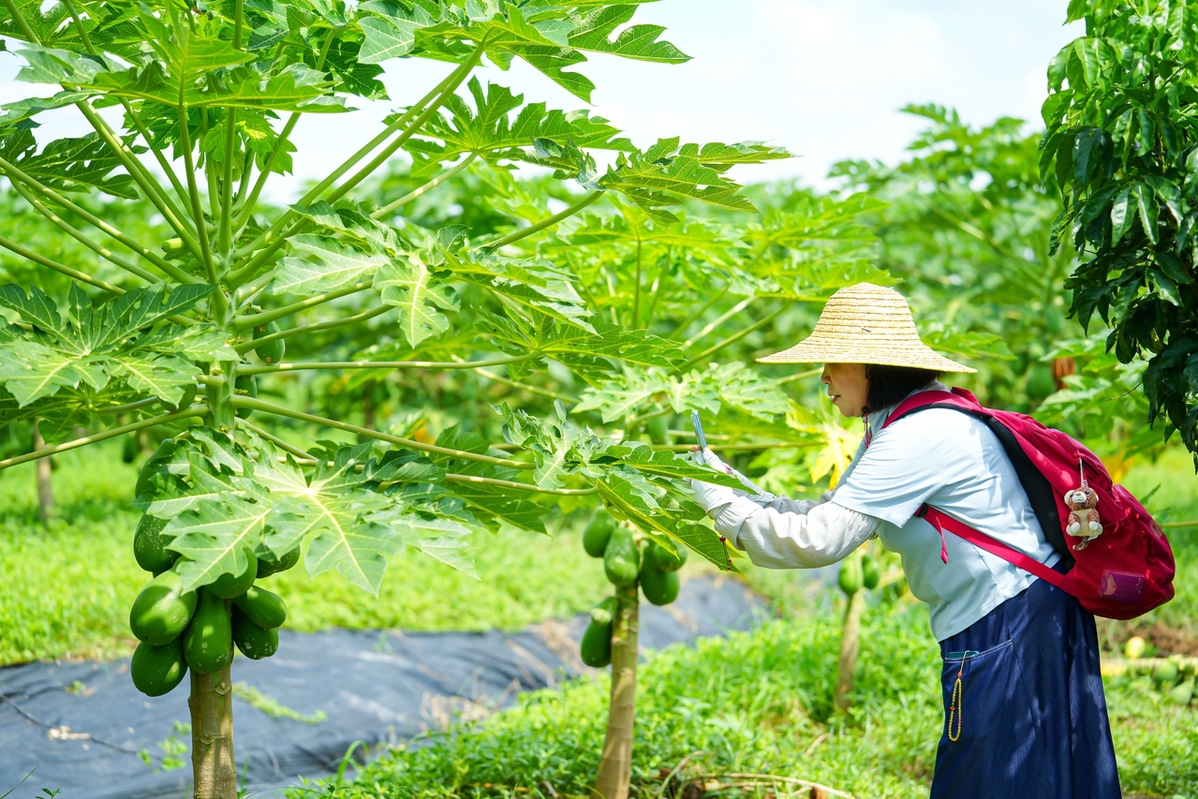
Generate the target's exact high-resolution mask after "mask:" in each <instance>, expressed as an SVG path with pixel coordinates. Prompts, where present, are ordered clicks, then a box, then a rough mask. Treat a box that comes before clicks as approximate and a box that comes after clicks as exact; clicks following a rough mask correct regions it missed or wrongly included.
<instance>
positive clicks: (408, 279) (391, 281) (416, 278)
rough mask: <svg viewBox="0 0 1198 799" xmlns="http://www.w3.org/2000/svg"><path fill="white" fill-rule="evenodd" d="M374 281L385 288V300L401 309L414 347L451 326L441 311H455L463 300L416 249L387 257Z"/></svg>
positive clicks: (403, 326)
mask: <svg viewBox="0 0 1198 799" xmlns="http://www.w3.org/2000/svg"><path fill="white" fill-rule="evenodd" d="M374 285H375V288H378V289H381V290H382V295H383V302H385V303H387V304H389V305H394V306H395V307H396V308H398V309H399V326H400V329H401V330H402V331H403V334H404V337H405V338H406V339H407V340H408V343H409V344H411V345H412V346H413V347H415V346H416V345H417V344H419V343H420V342H422V341H424V340H425V339H427V338H429V337H430V336H435V335H437V334H439V333H444V332H445V331H446V330H448V329H449V318H448V317H446V316H445V314H443V313H442V311H456V310H457V309H458V303H459V301H460V300H459V297H458V295H457V293H456V292H455V291H454V290H453V288H452V287H451V286H450V285H449V284H448V283H447V282H445V281H444V280H443V279H442V278H441V277H439V276H437V275H435V274H434V273H433V271H432V270H431V269H429V267H428V264H427V263H426V262H425V260H424V259H423V258H421V257H420V255H419V254H417V253H413V254H411V255H410V256H408V257H406V258H393V259H391V260H390V261H388V262H387V263H386V264H385V265H384V266H383V267H382V268H380V269H379V270H378V272H377V273H376V275H375V278H374Z"/></svg>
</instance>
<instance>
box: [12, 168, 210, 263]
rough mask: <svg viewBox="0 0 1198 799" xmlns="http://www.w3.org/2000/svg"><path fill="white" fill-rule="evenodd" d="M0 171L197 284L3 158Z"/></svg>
mask: <svg viewBox="0 0 1198 799" xmlns="http://www.w3.org/2000/svg"><path fill="white" fill-rule="evenodd" d="M0 170H2V171H3V172H4V173H5V174H6V175H8V178H9V180H12V181H13V182H14V183H15V182H16V181H18V180H19V181H21V182H22V183H24V184H26V185H27V186H29V187H30V188H32V189H34V190H35V191H37V192H38V193H40V194H42V195H43V196H45V197H47V198H48V199H50V200H52V201H53V202H55V203H57V204H58V205H61V206H62V207H63V208H65V209H66V210H68V211H70V212H71V213H73V214H75V215H76V216H78V217H79V218H81V219H83V220H84V221H86V222H87V223H88V224H89V225H91V226H92V227H95V228H96V229H98V230H100V231H102V232H104V233H106V234H108V235H109V236H111V237H112V238H114V239H116V240H117V241H119V242H120V243H121V244H124V245H125V246H126V247H128V248H129V249H131V250H133V252H135V253H136V254H137V255H140V256H141V257H142V258H144V259H146V260H147V261H149V262H150V263H152V264H154V266H156V267H158V268H159V269H161V270H162V271H163V272H165V273H166V274H168V275H170V276H171V277H173V278H175V280H178V281H179V282H180V283H197V282H199V281H197V280H196V279H195V278H194V277H193V276H191V275H189V274H187V273H186V272H183V271H182V270H180V269H179V268H178V267H176V266H175V265H174V264H172V263H171V262H169V261H167V260H165V259H163V258H161V257H160V256H158V255H155V254H154V252H153V251H152V250H151V249H150V248H148V247H146V246H145V245H144V244H142V243H140V242H138V241H136V240H135V239H133V238H132V237H130V236H128V235H126V234H125V233H122V232H121V231H120V230H117V229H116V228H114V227H113V226H112V225H110V224H108V223H107V222H105V221H104V220H103V219H100V218H99V217H97V216H96V215H95V214H93V213H91V212H90V211H88V210H87V209H85V208H82V207H80V206H78V205H76V204H75V203H73V202H71V201H70V200H68V199H67V198H65V197H63V196H62V195H60V194H59V193H58V192H56V191H54V190H53V189H51V188H48V187H47V186H44V185H42V184H41V183H40V182H38V181H37V180H36V179H34V178H32V177H30V176H29V175H27V174H25V172H23V171H21V170H20V169H18V168H17V167H16V166H13V165H12V164H11V163H9V162H8V161H6V160H4V159H3V158H0Z"/></svg>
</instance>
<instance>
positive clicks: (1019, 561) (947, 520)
mask: <svg viewBox="0 0 1198 799" xmlns="http://www.w3.org/2000/svg"><path fill="white" fill-rule="evenodd" d="M921 510H922V511H923V518H924V520H925V521H927V522H928V523H929V524H931V525H932V526H933V527H935V528H936V529H937V530H938V531H939V532H940V535H941V537H943V536H944V531H945V530H947V531H949V532H950V533H952V534H953V535H955V536H959V537H960V538H964V539H965V540H966V541H968V542H969V543H971V544H973V545H974V546H975V547H978V548H979V549H984V550H986V551H987V552H989V553H990V554H991V555H997V556H998V557H1000V558H1002V559H1003V560H1005V561H1006V562H1007V563H1010V564H1012V565H1014V566H1018V567H1019V568H1021V569H1023V570H1024V571H1029V572H1031V573H1032V574H1034V575H1036V576H1037V577H1039V578H1040V579H1041V580H1046V581H1048V582H1049V583H1051V584H1052V585H1055V586H1056V587H1057V588H1061V587H1062V585H1063V583H1064V581H1065V575H1063V574H1061V573H1060V572H1058V571H1056V570H1055V569H1052V568H1050V567H1048V566H1045V565H1044V564H1043V563H1041V562H1040V561H1038V560H1036V559H1035V558H1032V557H1029V556H1027V555H1025V554H1023V553H1022V552H1020V551H1019V550H1017V549H1012V548H1011V547H1009V546H1007V545H1005V544H1001V543H999V542H998V541H995V540H994V539H993V538H991V537H990V536H988V535H986V534H985V533H980V532H978V531H977V530H975V529H973V528H972V527H970V526H969V525H967V524H963V523H961V522H959V521H957V520H956V519H954V518H953V517H952V516H949V515H948V514H946V513H943V512H942V511H938V510H936V509H935V508H931V507H928V506H927V505H924V506H923V508H921Z"/></svg>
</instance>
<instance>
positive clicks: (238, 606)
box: [129, 514, 300, 696]
mask: <svg viewBox="0 0 1198 799" xmlns="http://www.w3.org/2000/svg"><path fill="white" fill-rule="evenodd" d="M165 526H166V520H164V519H159V518H157V517H154V516H150V515H149V514H147V515H145V516H143V517H142V519H141V521H140V522H139V523H138V525H137V532H136V534H135V535H134V538H133V555H134V557H135V558H136V559H137V565H139V566H141V567H142V568H143V569H145V570H146V571H148V572H151V573H152V574H153V575H154V578H153V579H152V580H150V582H149V584H147V585H146V587H145V588H143V589H142V590H141V593H140V594H138V595H137V599H135V600H133V607H132V608H131V609H130V611H129V629H130V630H132V631H133V634H134V635H135V636H136V637H137V639H138V640H139V641H140V642H141V643H140V644H138V646H137V650H136V651H135V652H134V653H133V661H132V663H130V666H129V673H130V675H131V676H132V678H133V684H134V685H135V686H136V687H137V689H138V690H139V691H141V692H142V693H144V694H146V695H148V696H162V695H163V694H165V693H168V692H170V691H171V690H173V689H174V688H175V686H177V685H178V684H179V683H180V682H182V681H183V677H184V676H186V674H187V670H188V669H189V668H190V669H191V670H192V671H194V672H195V673H197V674H207V673H209V672H213V671H218V670H220V669H222V668H224V667H225V666H227V665H228V664H229V662H230V661H231V660H232V659H233V646H234V645H236V646H237V648H238V649H239V650H241V653H242V654H243V655H245V656H246V657H248V658H253V659H254V660H259V659H261V658H265V657H270V656H271V655H273V654H274V653H275V652H276V651H277V650H278V648H279V627H281V626H282V625H283V622H285V621H286V620H287V606H286V605H285V604H284V603H283V599H282V598H281V597H280V596H278V595H277V594H273V593H271V592H270V591H267V590H265V589H262V588H259V587H258V586H256V585H254V581H255V580H257V579H260V578H262V577H269V576H270V575H272V574H276V573H278V572H281V571H286V570H287V569H290V568H291V567H292V566H294V565H295V564H296V563H297V562H298V561H299V556H300V550H299V547H298V546H297V547H296V548H295V549H293V550H292V551H290V552H288V553H287V554H285V555H283V556H282V557H280V558H275V557H274V556H273V555H271V554H269V553H266V554H264V555H263V556H262V557H257V556H255V555H253V554H249V556H248V558H247V561H248V563H247V566H246V568H245V570H244V571H243V572H242V573H241V574H238V575H234V574H223V575H221V576H220V577H218V578H217V579H216V581H215V582H213V583H211V584H209V585H206V586H203V587H201V588H198V589H196V590H194V591H184V590H182V589H183V580H182V578H181V577H180V576H179V573H178V566H179V561H180V560H181V558H180V556H179V555H178V554H177V553H174V552H172V551H170V550H168V549H166V545H167V544H169V543H170V540H171V539H170V538H168V537H166V536H163V535H162V529H163V528H164V527H165Z"/></svg>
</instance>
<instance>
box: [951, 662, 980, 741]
mask: <svg viewBox="0 0 1198 799" xmlns="http://www.w3.org/2000/svg"><path fill="white" fill-rule="evenodd" d="M956 654H958V653H957V652H952V653H950V654H949V657H950V658H951V657H953V655H956ZM959 654H960V655H961V666H960V668H958V669H957V680H956V682H954V683H953V696H952V699H951V701H950V702H949V706H948V739H949V740H950V741H952V742H953V743H956V742H957V741H959V740H960V739H961V722H962V713H963V711H962V701H961V700H962V699H964V698H965V686H964V684H963V683H962V682H961V677H962V676H964V674H965V661H967V660H969V656H970V655H977V654H978V653H977V652H976V651H974V650H972V649H967V650H965V651H964V652H961V653H959ZM954 718H956V720H957V733H956V734H955V735H954V734H953V719H954Z"/></svg>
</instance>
